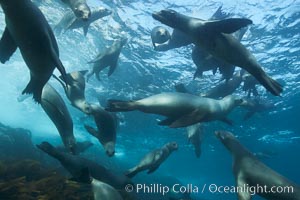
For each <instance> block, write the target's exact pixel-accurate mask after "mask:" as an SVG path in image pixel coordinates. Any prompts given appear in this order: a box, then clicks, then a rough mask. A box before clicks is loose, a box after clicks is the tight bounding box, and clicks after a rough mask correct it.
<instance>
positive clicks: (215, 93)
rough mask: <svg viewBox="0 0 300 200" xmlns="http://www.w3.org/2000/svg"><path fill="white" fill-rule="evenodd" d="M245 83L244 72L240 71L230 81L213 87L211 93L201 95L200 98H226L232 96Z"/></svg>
mask: <svg viewBox="0 0 300 200" xmlns="http://www.w3.org/2000/svg"><path fill="white" fill-rule="evenodd" d="M242 81H243V72H242V71H238V72H236V73H235V74H234V76H233V77H232V78H231V79H230V80H228V81H224V82H222V83H220V84H219V85H216V86H215V87H212V88H211V89H210V90H209V91H207V92H205V93H201V94H200V96H202V97H208V98H213V99H218V98H220V97H221V98H224V97H226V96H228V95H231V94H232V93H233V92H234V91H235V90H236V89H237V88H238V87H239V86H240V85H241V83H242Z"/></svg>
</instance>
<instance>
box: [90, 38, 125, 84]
mask: <svg viewBox="0 0 300 200" xmlns="http://www.w3.org/2000/svg"><path fill="white" fill-rule="evenodd" d="M126 42H127V38H125V37H123V38H121V39H118V40H115V41H114V43H113V44H112V46H111V47H110V48H108V49H106V50H105V52H104V53H100V54H98V56H97V57H96V58H95V59H94V60H91V61H90V62H88V63H94V66H93V69H92V70H91V71H90V72H89V73H88V74H87V81H88V80H89V78H90V77H91V76H92V75H93V74H95V76H96V78H97V79H98V80H99V81H100V77H99V73H100V71H102V70H103V69H105V68H106V67H110V68H109V71H108V74H107V75H108V76H110V75H112V73H113V72H114V71H115V69H116V68H117V64H118V59H119V56H120V53H121V50H122V47H123V46H124V45H125V44H126Z"/></svg>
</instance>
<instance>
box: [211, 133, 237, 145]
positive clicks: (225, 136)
mask: <svg viewBox="0 0 300 200" xmlns="http://www.w3.org/2000/svg"><path fill="white" fill-rule="evenodd" d="M215 135H216V137H217V138H218V139H219V140H220V141H221V142H222V143H223V144H225V146H227V145H226V144H229V143H230V141H233V140H236V138H235V136H234V135H233V134H232V133H230V132H228V131H223V130H219V131H215Z"/></svg>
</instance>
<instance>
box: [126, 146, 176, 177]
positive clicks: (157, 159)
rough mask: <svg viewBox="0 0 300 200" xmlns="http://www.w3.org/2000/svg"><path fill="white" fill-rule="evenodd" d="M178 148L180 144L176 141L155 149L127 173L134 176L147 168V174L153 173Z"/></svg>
mask: <svg viewBox="0 0 300 200" xmlns="http://www.w3.org/2000/svg"><path fill="white" fill-rule="evenodd" d="M177 149H178V145H177V143H176V142H169V143H167V144H165V145H164V146H163V147H161V148H160V149H155V150H154V151H151V152H150V153H148V154H147V155H145V156H144V158H143V159H142V160H141V161H140V163H139V164H138V165H137V166H135V167H133V168H131V169H129V170H128V171H127V172H126V173H125V175H126V176H128V177H129V178H132V177H134V176H135V175H136V174H137V173H139V172H141V171H145V170H148V172H147V174H150V173H153V172H154V171H155V170H157V169H158V167H159V166H160V165H161V164H162V163H163V162H164V161H165V160H166V159H167V158H168V157H169V156H170V154H171V153H172V152H173V151H175V150H177Z"/></svg>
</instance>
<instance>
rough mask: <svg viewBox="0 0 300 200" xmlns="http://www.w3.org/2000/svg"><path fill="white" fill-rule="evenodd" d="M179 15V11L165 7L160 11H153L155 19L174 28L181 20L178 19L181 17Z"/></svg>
mask: <svg viewBox="0 0 300 200" xmlns="http://www.w3.org/2000/svg"><path fill="white" fill-rule="evenodd" d="M179 16H180V15H179V13H177V12H176V11H174V10H171V9H165V10H161V11H159V12H155V13H152V17H153V18H154V19H155V20H157V21H160V22H161V23H163V24H166V25H168V26H170V27H173V28H175V27H176V26H177V23H178V22H179V21H178V20H179V19H180V18H179Z"/></svg>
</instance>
